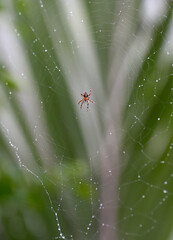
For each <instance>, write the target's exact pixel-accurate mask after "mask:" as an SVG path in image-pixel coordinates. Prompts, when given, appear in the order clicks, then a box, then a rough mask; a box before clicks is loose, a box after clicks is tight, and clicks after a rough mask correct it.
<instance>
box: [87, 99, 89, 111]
mask: <svg viewBox="0 0 173 240" xmlns="http://www.w3.org/2000/svg"><path fill="white" fill-rule="evenodd" d="M88 109H89V102H88V101H87V111H88Z"/></svg>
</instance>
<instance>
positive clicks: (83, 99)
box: [78, 89, 95, 111]
mask: <svg viewBox="0 0 173 240" xmlns="http://www.w3.org/2000/svg"><path fill="white" fill-rule="evenodd" d="M81 96H82V97H83V98H82V100H80V101H79V102H78V104H79V103H81V102H82V103H81V105H80V108H81V109H82V105H83V104H84V103H85V102H86V103H87V111H88V109H89V102H92V103H95V102H94V101H92V100H90V96H91V89H90V92H89V94H88V93H87V92H84V93H83V94H82V93H81Z"/></svg>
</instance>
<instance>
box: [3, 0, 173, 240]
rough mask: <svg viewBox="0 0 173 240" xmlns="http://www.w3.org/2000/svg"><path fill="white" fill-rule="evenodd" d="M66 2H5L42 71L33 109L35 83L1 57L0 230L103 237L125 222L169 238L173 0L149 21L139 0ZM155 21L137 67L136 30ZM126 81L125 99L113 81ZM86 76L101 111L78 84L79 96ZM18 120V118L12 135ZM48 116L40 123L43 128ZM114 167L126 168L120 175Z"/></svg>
mask: <svg viewBox="0 0 173 240" xmlns="http://www.w3.org/2000/svg"><path fill="white" fill-rule="evenodd" d="M67 2H68V1H64V2H62V1H59V0H53V1H48V0H42V1H35V0H17V1H16V0H13V1H11V5H10V7H9V9H8V7H7V9H6V11H7V12H8V14H9V16H11V12H13V17H14V18H12V17H10V19H11V20H13V21H11V20H10V24H11V22H13V24H14V29H13V32H17V33H18V35H17V42H18V44H19V46H20V47H21V49H22V51H21V52H22V56H23V58H24V59H25V60H26V62H27V64H26V68H27V70H28V72H30V74H29V76H31V78H32V79H30V77H26V78H27V81H28V82H29V83H30V84H31V85H32V84H33V86H34V87H33V91H34V94H35V93H37V96H36V97H37V100H38V102H37V100H35V99H31V100H33V102H34V105H39V107H38V108H37V109H39V110H38V112H37V111H36V110H35V108H34V107H33V105H32V104H31V103H30V102H27V100H26V102H27V104H28V105H29V106H30V108H32V107H33V112H32V114H30V115H29V114H28V112H29V111H30V109H29V107H28V108H27V107H24V106H28V105H24V103H26V102H25V98H24V97H21V98H20V94H21V95H22V94H23V96H24V95H25V91H26V92H27V91H28V92H29V87H28V86H29V84H28V85H27V86H26V89H23V88H22V84H21V86H20V85H19V84H17V83H16V77H14V76H13V74H12V73H11V71H10V70H9V69H10V68H7V67H4V66H5V64H2V65H1V68H0V87H1V90H2V92H3V94H4V95H3V96H4V99H3V101H2V98H1V99H0V101H1V105H2V109H0V110H1V114H0V115H2V119H0V129H1V130H0V162H1V164H0V238H2V239H4V240H5V239H10V240H11V239H12V240H13V239H14V240H20V239H25V240H26V239H30V240H32V239H42V240H43V239H45V240H47V239H52V238H53V239H54V238H55V239H57V238H58V239H63V235H64V236H65V239H66V240H67V239H80V240H82V239H98V240H102V239H103V237H104V235H103V236H102V235H101V234H100V233H101V232H102V229H103V227H105V232H106V231H109V230H110V231H113V232H114V233H115V232H116V235H117V236H118V239H124V240H134V239H140V240H145V239H149V240H150V239H158V240H166V239H169V238H170V236H171V233H172V218H173V209H172V200H173V199H172V196H173V192H172V186H173V174H172V172H173V169H172V156H173V155H172V147H173V134H172V132H173V131H172V130H173V121H172V117H173V111H172V106H173V91H172V90H173V84H172V69H173V67H172V57H171V59H169V60H168V59H166V60H165V55H164V54H163V52H164V51H165V45H166V44H167V37H168V36H169V31H170V26H171V24H172V10H173V7H172V2H171V1H170V2H169V1H168V3H167V5H166V7H165V8H166V9H165V13H164V15H163V16H162V17H160V21H158V22H157V23H156V24H155V25H154V24H153V25H152V27H151V26H150V31H148V32H147V30H145V27H146V25H145V24H144V23H142V20H141V18H142V17H141V16H140V13H142V11H143V10H142V3H139V1H133V3H131V4H130V3H129V4H125V2H124V4H123V3H121V1H112V0H107V1H104V0H103V1H87V2H86V1H75V4H76V5H74V4H73V5H70V3H67ZM78 2H80V3H78ZM127 2H128V1H127ZM68 4H69V5H68ZM68 7H69V8H68ZM72 7H74V8H73V11H71V8H72ZM122 9H123V10H122ZM1 10H3V9H1ZM136 10H137V11H136ZM79 13H80V14H81V15H80V14H79ZM73 14H74V15H73ZM78 14H79V16H80V17H81V16H82V17H84V19H83V18H82V19H80V18H79V16H78ZM121 15H122V16H121ZM74 19H75V20H76V21H74ZM125 20H126V21H125ZM124 21H125V22H124ZM85 22H86V23H85ZM83 23H85V25H84V26H83V25H82V24H83ZM16 29H17V30H16ZM146 29H147V27H146ZM14 30H15V31H14ZM145 31H146V35H150V33H151V39H150V42H149V43H146V42H145V40H144V45H145V44H146V45H147V44H148V46H147V48H146V49H145V50H141V52H142V53H144V54H143V55H142V53H141V52H140V51H138V46H135V47H136V48H135V49H136V51H134V54H133V55H135V54H136V53H138V52H140V54H141V55H140V54H139V55H140V57H139V59H140V62H139V60H137V61H138V62H137V61H136V65H135V61H134V65H135V67H133V63H132V62H131V59H132V58H129V60H130V62H128V63H127V65H128V66H129V65H130V69H129V68H128V67H127V65H125V62H126V61H127V58H128V57H129V55H130V53H131V49H134V46H133V41H136V39H138V38H140V34H142V33H143V34H144V36H145ZM145 37H146V36H145ZM140 46H141V45H140ZM2 47H3V46H2ZM86 56H87V58H86ZM0 57H1V56H0ZM1 58H2V59H0V61H1V62H6V61H5V60H4V59H3V57H1ZM16 59H17V56H16ZM10 64H11V66H12V67H13V70H14V69H15V67H16V68H17V66H18V62H17V60H16V63H15V62H12V63H11V62H10V61H9V65H10ZM7 65H8V64H7ZM121 65H122V66H125V67H124V69H122V67H121ZM18 67H20V66H18ZM114 69H116V72H115V71H114ZM127 69H128V70H127ZM122 70H123V71H122ZM21 71H23V69H21ZM112 72H113V73H112ZM122 72H123V73H122ZM123 74H124V75H123ZM112 75H113V77H111V76H112ZM115 75H116V76H115ZM124 76H125V77H124ZM23 81H24V80H23ZM118 81H119V82H120V83H119V84H117V87H119V86H120V84H121V82H122V81H124V82H125V84H124V88H127V89H125V90H124V91H121V89H118V91H117V93H119V94H120V95H121V96H123V97H122V98H123V99H124V103H122V101H121V100H122V98H118V97H116V96H115V95H114V92H113V90H115V89H116V87H115V86H116V83H117V82H118ZM86 82H87V83H86ZM83 86H84V87H86V86H87V87H91V88H92V90H93V88H94V94H93V95H94V97H95V98H96V104H95V105H94V107H95V108H94V107H93V108H92V110H91V112H90V111H89V112H87V113H86V112H85V110H84V109H83V110H81V112H80V114H78V112H77V111H78V110H77V107H78V106H77V107H76V105H77V99H76V98H75V97H74V96H75V95H76V93H77V94H78V95H79V97H80V92H78V90H79V89H80V87H81V88H82V87H83ZM128 86H130V88H129V89H128ZM124 88H123V89H124ZM116 90H117V89H116ZM86 91H88V90H86ZM126 93H128V94H126ZM26 95H27V94H26ZM93 95H92V96H93ZM34 97H35V96H34ZM112 98H113V104H112ZM117 101H118V104H117ZM123 104H124V105H123ZM118 105H120V110H119V109H118V108H117V106H118ZM115 108H117V109H115ZM94 109H96V110H94ZM94 111H95V112H94ZM4 112H5V113H4ZM6 113H8V114H9V115H8V114H6ZM29 113H31V112H29ZM88 113H89V114H88ZM7 115H8V116H7ZM117 115H118V117H117ZM4 116H5V117H6V118H7V122H5V124H4ZM11 118H12V119H11ZM9 119H10V120H11V125H10V123H9V122H10V121H9ZM40 119H41V120H40ZM117 119H120V120H119V121H118V120H117ZM33 122H34V123H33ZM6 124H7V126H6ZM13 124H14V125H13ZM9 126H11V132H12V133H13V130H14V135H13V136H12V137H11V132H10V130H8V127H9ZM14 126H15V127H14ZM38 126H39V127H40V126H42V128H41V127H40V129H42V130H38V131H39V132H37V131H36V128H37V127H38ZM110 126H112V129H111V130H112V132H109V135H112V133H113V135H114V133H115V136H113V138H115V139H116V140H117V139H118V140H117V141H109V139H108V137H107V135H108V131H109V130H110ZM9 128H10V127H9ZM119 132H121V135H120V136H119ZM37 133H38V135H37ZM38 139H39V140H40V141H39V140H38ZM107 139H108V141H107ZM42 140H43V141H42ZM115 142H120V144H118V143H117V145H116V144H115ZM105 149H106V151H105V152H106V156H105V155H104V153H102V150H103V152H104V150H105ZM117 149H118V150H117ZM103 156H104V157H103ZM117 158H119V159H118V161H119V164H116V162H117ZM109 159H111V164H110V162H108V161H109ZM117 168H118V169H117ZM110 169H111V171H110ZM114 169H116V170H117V175H119V176H120V177H119V179H118V177H117V176H116V174H115V175H111V174H113V173H112V172H114ZM105 172H106V173H107V175H106V178H104V177H103V175H104V173H105ZM110 176H112V178H111V180H110ZM103 179H104V181H103ZM109 186H113V189H114V190H116V193H115V194H117V195H116V200H117V203H115V205H113V206H114V207H113V209H112V208H111V212H112V214H113V215H115V216H116V221H117V222H116V223H115V222H111V223H108V224H107V225H106V226H105V225H104V224H106V222H105V223H104V218H102V217H103V216H102V215H104V214H102V211H104V210H105V209H108V210H109V208H110V206H112V205H111V204H112V203H111V201H112V200H110V201H108V202H106V204H107V205H104V204H103V206H102V199H105V197H107V198H106V199H108V198H109V194H107V195H108V196H105V195H104V194H105V192H106V193H107V191H105V192H104V191H103V189H104V190H105V189H106V190H109ZM110 197H112V196H111V194H110ZM113 204H114V203H113ZM105 216H106V214H105ZM106 217H107V216H106ZM106 217H105V219H106ZM163 220H164V222H165V224H164V225H163ZM105 221H106V220H105ZM61 233H62V234H61ZM71 235H72V236H73V238H72V237H71ZM106 239H109V238H106ZM113 239H114V237H112V238H110V239H109V240H113Z"/></svg>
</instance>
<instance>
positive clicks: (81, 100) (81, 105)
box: [80, 100, 84, 109]
mask: <svg viewBox="0 0 173 240" xmlns="http://www.w3.org/2000/svg"><path fill="white" fill-rule="evenodd" d="M81 101H82V100H81ZM83 104H84V101H83V102H82V103H81V105H80V108H81V109H82V105H83Z"/></svg>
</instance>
